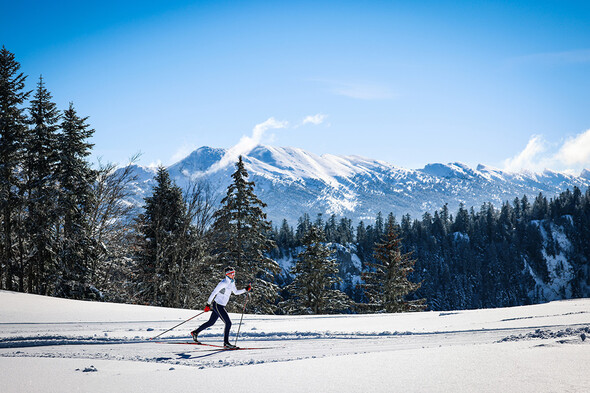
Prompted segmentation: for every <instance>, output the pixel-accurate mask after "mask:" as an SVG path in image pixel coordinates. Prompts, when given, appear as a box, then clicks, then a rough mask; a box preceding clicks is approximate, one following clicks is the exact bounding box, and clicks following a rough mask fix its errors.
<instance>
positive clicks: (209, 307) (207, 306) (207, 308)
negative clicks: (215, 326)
mask: <svg viewBox="0 0 590 393" xmlns="http://www.w3.org/2000/svg"><path fill="white" fill-rule="evenodd" d="M207 311H211V306H209V305H208V304H207V305H206V306H205V312H207Z"/></svg>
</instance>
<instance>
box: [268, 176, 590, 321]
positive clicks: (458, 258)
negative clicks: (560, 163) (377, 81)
mask: <svg viewBox="0 0 590 393" xmlns="http://www.w3.org/2000/svg"><path fill="white" fill-rule="evenodd" d="M313 224H315V225H319V226H321V227H322V228H324V232H325V233H326V240H327V242H330V243H332V244H335V245H347V244H348V246H349V249H350V251H349V252H350V253H352V254H356V255H357V256H358V257H359V258H360V259H361V261H362V262H363V267H362V271H364V270H366V269H367V266H370V265H371V264H372V263H374V261H375V259H374V256H375V247H376V245H377V244H378V243H379V242H380V241H381V239H382V238H383V237H384V235H385V233H386V231H387V227H388V226H393V227H394V228H395V230H396V232H397V233H399V236H400V237H401V239H402V242H403V245H402V250H403V251H404V252H407V253H412V256H413V258H415V259H416V260H417V262H416V264H415V271H414V272H413V273H412V274H411V275H410V278H411V280H412V281H414V282H420V283H422V285H421V287H420V288H418V289H417V290H416V291H415V292H414V293H413V294H412V295H411V296H410V297H409V298H408V299H410V300H411V299H419V298H426V299H427V301H428V305H429V308H430V309H434V310H448V309H466V308H484V307H502V306H514V305H523V304H532V303H538V302H542V301H547V300H553V299H558V298H560V299H564V298H570V297H587V296H590V279H589V277H590V265H589V258H590V190H587V191H586V193H585V194H583V193H582V191H581V190H580V189H578V188H577V187H575V188H574V189H573V191H570V190H567V191H565V192H563V193H562V194H561V195H559V196H558V197H556V198H553V199H550V200H548V199H547V197H546V196H544V195H542V194H539V195H538V196H537V197H536V198H535V199H534V201H532V203H531V202H530V201H529V200H528V198H527V196H526V195H525V196H523V197H522V198H515V199H514V201H512V202H505V203H504V204H503V205H502V206H501V207H500V208H496V207H494V206H493V205H492V204H491V203H486V204H484V205H482V206H481V207H480V209H479V210H476V209H474V208H473V207H472V208H469V209H466V208H465V207H464V206H463V205H461V206H460V208H459V210H458V211H457V212H455V214H454V216H453V214H451V212H449V210H448V208H447V206H446V205H445V206H444V207H443V208H442V209H440V210H439V211H436V212H434V214H431V213H425V214H424V215H423V216H422V218H421V219H412V218H411V217H410V216H409V215H405V216H403V217H401V221H398V220H397V219H396V217H394V216H393V214H389V215H388V216H387V218H384V217H383V215H382V214H381V213H378V214H377V217H376V219H375V220H374V221H373V222H371V223H369V224H366V223H365V222H363V221H361V222H360V223H358V224H357V225H356V228H353V226H352V222H351V220H349V219H347V218H337V217H336V216H331V217H330V218H328V219H327V220H324V219H323V217H322V216H318V217H317V218H316V219H315V220H314V221H313ZM310 225H312V220H311V219H310V217H309V216H308V215H306V214H304V215H303V216H302V217H301V218H300V219H299V220H298V223H297V226H296V227H295V228H292V227H290V226H289V225H288V223H287V221H283V223H282V225H281V226H280V227H275V229H274V233H273V237H274V238H275V239H276V241H277V246H278V248H277V250H275V252H276V257H277V258H279V259H280V258H288V257H289V255H290V254H292V252H293V251H292V250H293V249H297V247H300V246H301V245H302V242H301V235H302V234H303V233H305V232H306V228H308V227H309V226H310ZM362 271H361V272H359V275H362V274H363V272H362ZM343 287H344V288H346V292H347V293H349V294H350V295H351V297H352V298H353V299H354V300H355V301H357V302H361V303H362V302H364V301H365V300H366V299H364V293H363V291H359V290H358V289H359V286H358V285H355V283H354V282H348V283H346V282H345V283H343Z"/></svg>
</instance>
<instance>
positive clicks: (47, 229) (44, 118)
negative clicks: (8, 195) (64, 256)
mask: <svg viewBox="0 0 590 393" xmlns="http://www.w3.org/2000/svg"><path fill="white" fill-rule="evenodd" d="M30 105H31V106H30V109H29V123H30V125H31V128H30V131H29V133H28V136H27V138H26V139H25V140H26V143H25V149H26V158H25V165H24V175H25V177H26V186H25V187H26V191H25V192H26V198H27V201H26V203H27V211H28V215H27V217H26V224H25V225H26V228H25V230H26V233H27V237H28V241H29V244H28V245H27V246H28V247H29V250H28V251H29V253H28V255H29V260H28V288H29V291H31V292H34V293H38V294H44V295H47V294H50V293H52V291H53V290H54V288H53V285H54V283H55V280H56V278H57V271H58V266H57V258H56V255H57V250H58V244H57V241H58V239H57V236H56V227H57V221H58V209H57V200H58V181H57V178H56V173H57V165H58V162H59V155H58V153H59V146H58V139H59V137H58V130H59V119H60V114H59V111H58V110H57V107H56V104H55V103H54V102H52V96H51V93H50V92H49V91H48V90H47V89H46V88H45V83H44V82H43V77H40V78H39V83H38V84H37V90H36V91H35V95H34V97H33V99H32V100H31V103H30Z"/></svg>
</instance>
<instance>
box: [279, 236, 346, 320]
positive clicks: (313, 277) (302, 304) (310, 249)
mask: <svg viewBox="0 0 590 393" xmlns="http://www.w3.org/2000/svg"><path fill="white" fill-rule="evenodd" d="M303 247H304V248H305V249H304V250H303V251H302V252H301V253H299V255H297V262H296V263H295V266H294V267H293V269H292V271H291V273H292V274H293V275H294V279H293V282H292V283H291V284H289V285H288V286H287V288H286V289H287V291H288V292H289V293H290V294H291V297H290V298H289V299H288V300H286V301H285V302H284V303H283V304H282V308H283V310H285V311H286V312H287V313H294V314H327V313H334V312H342V311H345V310H348V309H349V308H350V307H351V305H352V301H351V300H350V298H349V297H348V296H347V295H346V294H344V293H343V292H342V291H340V290H339V289H337V285H338V284H339V283H340V282H341V281H342V279H340V278H339V277H338V266H337V263H336V260H335V259H334V258H332V251H331V250H330V248H329V247H328V246H327V245H326V244H325V235H324V232H323V230H322V229H321V228H320V227H318V226H317V225H313V226H311V227H310V228H309V230H308V231H307V233H306V234H305V236H304V237H303Z"/></svg>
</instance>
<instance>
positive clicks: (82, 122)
mask: <svg viewBox="0 0 590 393" xmlns="http://www.w3.org/2000/svg"><path fill="white" fill-rule="evenodd" d="M87 120H88V117H84V118H81V117H79V116H78V115H77V113H76V110H75V109H74V105H73V104H72V103H70V106H69V108H68V109H67V110H66V111H64V113H63V121H62V123H61V129H62V133H61V135H59V149H58V151H59V167H58V172H57V180H58V182H59V199H58V205H59V208H58V213H59V216H60V221H61V231H60V235H61V239H60V246H61V247H60V252H59V267H60V273H61V274H60V276H59V280H60V281H61V282H60V283H58V285H59V286H60V287H59V288H58V292H59V294H60V295H61V296H65V297H69V298H72V297H75V298H81V297H87V296H91V295H94V293H92V292H89V291H88V289H89V283H88V279H89V278H90V268H91V267H92V265H93V262H92V261H93V259H95V258H97V253H98V247H97V245H96V243H95V242H94V241H93V238H92V236H91V233H90V225H89V218H90V211H91V209H92V204H93V203H94V194H93V188H92V187H93V183H94V181H95V180H96V172H95V171H94V170H92V168H90V164H89V163H88V162H87V161H86V157H88V156H89V155H90V151H91V149H92V146H93V145H92V144H90V143H88V142H87V140H88V139H89V138H90V137H92V135H93V134H94V130H93V129H91V128H90V126H89V125H88V124H86V121H87Z"/></svg>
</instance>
